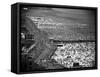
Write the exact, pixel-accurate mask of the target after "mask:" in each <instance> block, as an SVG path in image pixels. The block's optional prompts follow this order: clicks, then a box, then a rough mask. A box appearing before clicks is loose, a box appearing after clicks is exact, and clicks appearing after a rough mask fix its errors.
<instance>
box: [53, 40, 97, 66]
mask: <svg viewBox="0 0 100 77" xmlns="http://www.w3.org/2000/svg"><path fill="white" fill-rule="evenodd" d="M52 59H54V60H55V61H57V62H58V63H59V64H60V65H62V66H64V67H66V68H74V67H92V66H93V65H94V62H95V42H81V43H67V44H64V45H63V46H62V47H58V48H57V50H56V51H55V53H54V55H53V56H52ZM75 63H76V66H74V65H75Z"/></svg>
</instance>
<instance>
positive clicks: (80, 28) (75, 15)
mask: <svg viewBox="0 0 100 77" xmlns="http://www.w3.org/2000/svg"><path fill="white" fill-rule="evenodd" d="M23 10H24V11H26V12H25V15H26V16H30V17H44V18H45V20H48V21H49V22H51V23H61V24H62V25H51V26H55V27H56V28H55V27H54V28H52V29H51V28H50V27H49V26H50V25H44V26H46V28H44V27H42V30H45V31H47V32H48V33H49V34H50V37H52V38H54V39H58V38H61V39H67V40H78V39H80V38H81V39H83V40H94V38H95V14H94V13H93V11H91V10H83V9H68V8H66V9H64V8H46V7H30V8H29V7H28V8H27V7H25V8H23Z"/></svg>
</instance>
